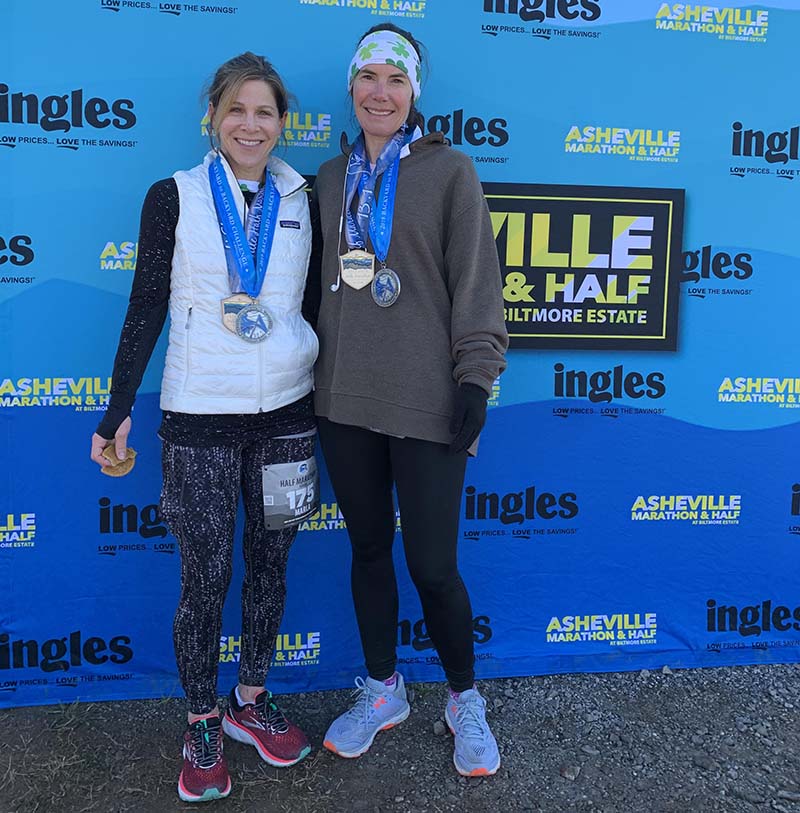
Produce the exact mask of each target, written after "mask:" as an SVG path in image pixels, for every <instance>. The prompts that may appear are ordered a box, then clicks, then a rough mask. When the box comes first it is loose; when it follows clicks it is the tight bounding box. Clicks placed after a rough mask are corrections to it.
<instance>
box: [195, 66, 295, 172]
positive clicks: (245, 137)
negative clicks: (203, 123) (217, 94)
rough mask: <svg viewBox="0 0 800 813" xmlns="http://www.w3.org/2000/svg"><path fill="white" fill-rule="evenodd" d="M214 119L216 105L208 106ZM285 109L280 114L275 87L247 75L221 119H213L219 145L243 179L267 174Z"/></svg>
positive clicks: (284, 118)
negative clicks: (266, 170) (268, 162)
mask: <svg viewBox="0 0 800 813" xmlns="http://www.w3.org/2000/svg"><path fill="white" fill-rule="evenodd" d="M208 112H209V115H210V116H211V120H212V121H214V108H213V107H212V106H211V105H209V109H208ZM285 121H286V113H285V112H284V114H283V115H280V113H279V112H278V104H277V102H276V100H275V94H274V92H273V90H272V88H271V87H270V86H269V85H268V84H267V83H266V82H262V81H261V80H260V79H248V80H247V81H246V82H244V83H243V84H242V86H241V87H240V88H239V92H238V93H237V94H236V95H235V96H234V98H233V100H232V102H231V105H230V107H229V108H228V110H227V112H226V113H225V115H224V118H223V119H222V120H221V121H218V122H217V121H214V126H215V128H216V130H217V133H218V135H219V142H220V149H221V150H222V152H223V154H224V155H225V157H226V158H227V159H228V163H229V164H230V165H231V169H232V170H233V173H234V175H236V177H237V178H239V179H241V180H249V181H260V180H261V179H262V178H263V177H264V169H265V168H266V166H267V159H268V158H269V154H270V152H272V148H273V147H274V146H275V144H277V142H278V137H279V136H280V134H281V131H282V130H283V125H284V123H285Z"/></svg>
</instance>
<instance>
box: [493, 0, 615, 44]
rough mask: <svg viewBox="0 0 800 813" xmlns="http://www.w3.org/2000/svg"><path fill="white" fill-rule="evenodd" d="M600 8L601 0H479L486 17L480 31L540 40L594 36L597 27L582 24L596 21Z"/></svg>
mask: <svg viewBox="0 0 800 813" xmlns="http://www.w3.org/2000/svg"><path fill="white" fill-rule="evenodd" d="M602 12H603V9H602V5H601V0H483V14H484V17H485V18H486V19H487V21H486V22H483V23H482V24H481V33H482V34H485V35H487V36H490V37H498V36H501V37H502V36H526V37H533V38H535V39H540V40H551V39H560V38H562V37H564V38H575V39H597V38H598V37H599V36H600V31H597V30H593V29H591V28H588V29H587V28H585V27H584V25H585V24H586V23H595V22H597V21H598V20H599V19H600V16H601V14H602ZM501 15H502V16H501ZM488 20H492V22H488ZM525 23H531V25H530V26H528V25H525ZM559 23H568V24H570V27H565V28H559V27H558V24H559Z"/></svg>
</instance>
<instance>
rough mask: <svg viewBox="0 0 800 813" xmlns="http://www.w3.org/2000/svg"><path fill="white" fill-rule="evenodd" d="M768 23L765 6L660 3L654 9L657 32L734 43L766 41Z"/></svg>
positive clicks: (767, 12) (767, 13)
mask: <svg viewBox="0 0 800 813" xmlns="http://www.w3.org/2000/svg"><path fill="white" fill-rule="evenodd" d="M768 26H769V11H767V10H766V9H752V8H734V7H732V6H706V5H700V4H696V3H662V4H661V5H660V6H659V8H658V11H657V12H656V29H657V30H659V31H682V32H688V33H691V34H701V35H702V34H705V35H711V36H713V37H716V38H717V39H721V40H731V41H735V42H766V41H767V28H768Z"/></svg>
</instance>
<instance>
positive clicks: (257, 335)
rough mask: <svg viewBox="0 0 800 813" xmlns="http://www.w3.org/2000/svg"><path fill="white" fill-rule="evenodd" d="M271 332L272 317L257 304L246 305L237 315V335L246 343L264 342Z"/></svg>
mask: <svg viewBox="0 0 800 813" xmlns="http://www.w3.org/2000/svg"><path fill="white" fill-rule="evenodd" d="M271 331H272V317H271V316H270V315H269V311H268V310H267V309H266V308H265V307H264V306H263V305H259V304H258V303H257V302H253V303H251V304H250V305H245V306H244V307H243V308H242V309H241V310H240V311H239V312H238V313H237V314H236V335H237V336H239V337H240V338H242V339H244V340H245V341H246V342H253V343H255V342H263V341H264V339H266V338H267V336H269V334H270V332H271Z"/></svg>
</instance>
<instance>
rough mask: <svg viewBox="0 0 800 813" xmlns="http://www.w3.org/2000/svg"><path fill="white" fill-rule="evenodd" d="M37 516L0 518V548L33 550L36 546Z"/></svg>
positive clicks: (10, 515) (7, 515)
mask: <svg viewBox="0 0 800 813" xmlns="http://www.w3.org/2000/svg"><path fill="white" fill-rule="evenodd" d="M35 536H36V514H6V515H5V521H3V518H2V517H0V548H32V547H34V545H35V544H36V543H35V542H34V541H33V540H34V537H35Z"/></svg>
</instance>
